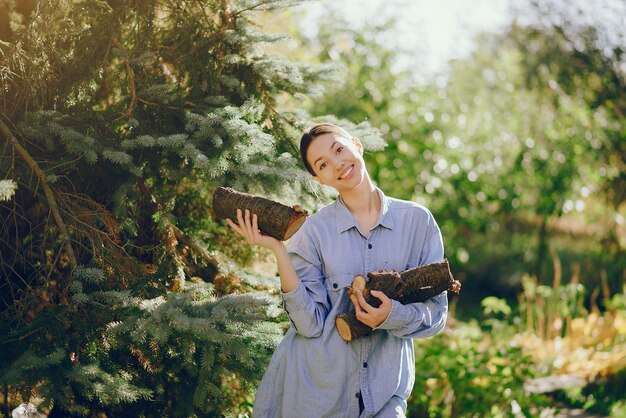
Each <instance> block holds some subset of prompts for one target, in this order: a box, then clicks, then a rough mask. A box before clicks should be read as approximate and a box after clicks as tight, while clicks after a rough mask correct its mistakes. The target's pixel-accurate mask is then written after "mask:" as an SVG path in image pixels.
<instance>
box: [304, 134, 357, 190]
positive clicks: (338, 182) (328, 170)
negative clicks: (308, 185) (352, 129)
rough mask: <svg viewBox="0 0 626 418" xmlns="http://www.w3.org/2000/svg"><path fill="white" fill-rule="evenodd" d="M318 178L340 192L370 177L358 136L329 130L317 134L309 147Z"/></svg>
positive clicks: (308, 152) (309, 153)
mask: <svg viewBox="0 0 626 418" xmlns="http://www.w3.org/2000/svg"><path fill="white" fill-rule="evenodd" d="M306 156H307V161H308V162H309V164H310V165H311V167H313V171H314V172H315V174H316V175H315V177H314V178H315V179H316V180H317V181H319V182H320V183H321V184H323V185H325V186H331V187H333V188H335V189H337V191H339V192H340V193H341V192H342V191H347V190H350V189H353V188H354V187H356V186H358V185H360V184H361V183H362V182H363V180H364V179H365V177H366V175H367V174H366V171H365V163H364V161H363V146H362V145H361V141H359V139H358V138H356V137H354V138H352V139H349V138H345V137H342V136H340V135H338V134H334V133H328V134H323V135H320V136H318V137H316V138H315V139H314V140H313V141H312V142H311V145H309V149H308V150H307V154H306Z"/></svg>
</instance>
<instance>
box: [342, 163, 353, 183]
mask: <svg viewBox="0 0 626 418" xmlns="http://www.w3.org/2000/svg"><path fill="white" fill-rule="evenodd" d="M352 170H354V165H351V166H350V167H348V169H347V170H346V171H344V172H343V174H342V175H341V176H340V177H339V180H341V179H345V178H346V177H348V176H349V175H350V173H352Z"/></svg>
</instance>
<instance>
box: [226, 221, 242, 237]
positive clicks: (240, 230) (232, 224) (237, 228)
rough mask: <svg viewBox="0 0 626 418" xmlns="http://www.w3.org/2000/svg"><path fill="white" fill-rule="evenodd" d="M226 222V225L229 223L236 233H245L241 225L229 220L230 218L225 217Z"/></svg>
mask: <svg viewBox="0 0 626 418" xmlns="http://www.w3.org/2000/svg"><path fill="white" fill-rule="evenodd" d="M226 223H227V224H228V225H230V227H231V228H233V229H234V230H235V231H236V232H237V233H239V234H241V235H245V234H244V233H243V231H242V229H241V227H240V226H239V225H237V224H236V223H234V222H233V221H232V220H230V218H227V219H226Z"/></svg>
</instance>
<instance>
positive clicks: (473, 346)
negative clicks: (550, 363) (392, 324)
mask: <svg viewBox="0 0 626 418" xmlns="http://www.w3.org/2000/svg"><path fill="white" fill-rule="evenodd" d="M508 330H509V331H510V328H508ZM509 337H510V336H509ZM415 358H416V365H415V369H416V373H415V387H414V388H413V393H412V394H411V396H410V398H409V405H408V410H407V416H412V417H512V416H518V415H519V414H523V416H531V415H532V413H533V412H532V411H534V410H536V408H538V407H540V406H541V405H545V404H546V403H547V399H546V398H544V397H543V396H540V395H532V394H527V393H526V392H525V391H524V388H523V384H524V382H525V380H526V379H528V378H532V377H533V376H534V374H535V371H534V368H533V362H532V359H531V358H530V357H529V356H527V355H525V354H524V353H523V352H522V348H521V347H519V346H516V345H515V344H514V343H512V341H511V339H510V338H506V337H505V334H499V335H496V334H495V333H489V332H486V331H485V330H483V329H481V327H480V326H479V325H478V323H477V322H476V321H470V322H467V323H461V322H459V323H457V326H456V327H454V328H453V329H449V331H447V332H444V333H443V334H440V335H438V336H436V337H433V338H431V339H428V340H424V341H416V344H415Z"/></svg>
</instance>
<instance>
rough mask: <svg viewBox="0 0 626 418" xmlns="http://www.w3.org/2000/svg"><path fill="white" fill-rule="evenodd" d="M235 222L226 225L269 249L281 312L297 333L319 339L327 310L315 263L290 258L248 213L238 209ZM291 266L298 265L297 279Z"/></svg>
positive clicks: (255, 216) (254, 217) (250, 240)
mask: <svg viewBox="0 0 626 418" xmlns="http://www.w3.org/2000/svg"><path fill="white" fill-rule="evenodd" d="M251 216H252V219H251ZM237 221H238V222H239V225H237V224H235V223H234V222H233V221H232V220H230V219H227V222H228V224H229V225H230V226H231V227H232V228H233V229H234V230H235V231H237V232H238V233H239V234H241V235H242V236H243V237H244V238H246V241H247V242H248V243H249V244H251V245H259V246H262V247H265V248H268V249H270V250H271V251H272V252H273V253H274V257H275V258H276V264H277V267H278V274H279V276H280V288H281V295H282V297H283V308H284V309H285V312H286V313H287V315H288V316H289V319H290V320H291V323H292V324H293V326H294V328H295V329H296V332H298V333H299V334H302V335H303V336H305V337H319V336H320V335H321V334H322V331H323V329H324V322H325V320H326V316H327V315H328V311H329V306H328V302H327V301H328V297H327V294H326V288H325V287H324V283H323V277H322V275H321V271H320V269H319V267H318V266H315V265H314V264H315V263H314V261H315V260H307V259H306V258H305V257H303V256H302V255H301V254H297V252H296V253H295V254H292V255H290V253H289V251H288V250H287V247H286V246H285V244H284V243H283V242H282V241H279V240H277V239H275V238H272V237H270V236H268V235H265V234H263V233H262V232H261V231H260V230H259V228H258V220H257V215H256V214H252V215H251V214H250V212H249V211H248V210H246V211H245V213H244V214H242V212H241V210H240V209H237ZM299 233H301V232H300V231H298V233H296V235H297V234H299ZM299 238H300V236H294V237H292V240H294V239H295V240H297V239H299ZM308 258H311V257H308ZM294 262H295V263H296V264H297V265H298V270H299V271H300V275H299V274H298V272H297V271H296V266H294ZM300 277H303V278H304V280H301V279H300Z"/></svg>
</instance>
